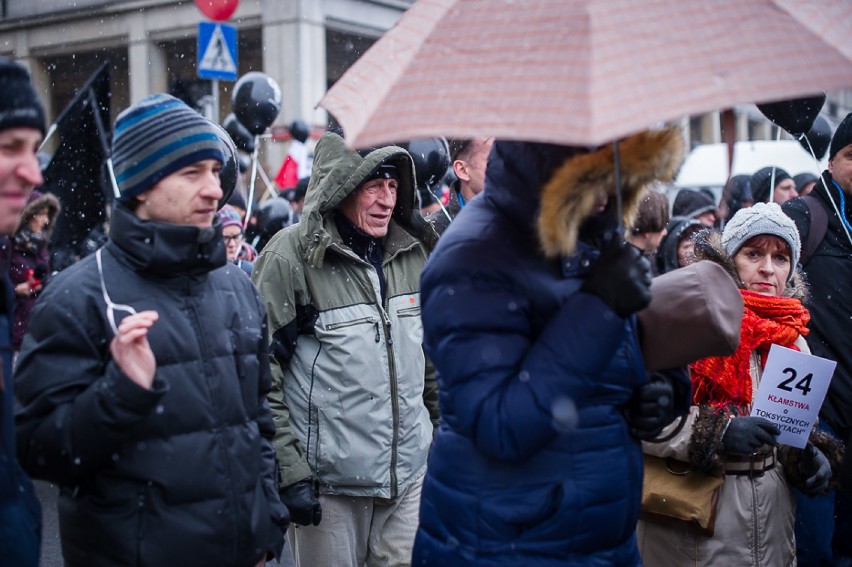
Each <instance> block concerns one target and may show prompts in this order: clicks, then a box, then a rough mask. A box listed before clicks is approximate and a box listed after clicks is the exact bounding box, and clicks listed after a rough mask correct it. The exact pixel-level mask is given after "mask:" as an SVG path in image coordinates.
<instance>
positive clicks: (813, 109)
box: [757, 93, 825, 136]
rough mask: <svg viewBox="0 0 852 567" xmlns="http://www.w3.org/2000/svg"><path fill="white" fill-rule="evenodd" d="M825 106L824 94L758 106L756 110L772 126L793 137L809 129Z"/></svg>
mask: <svg viewBox="0 0 852 567" xmlns="http://www.w3.org/2000/svg"><path fill="white" fill-rule="evenodd" d="M824 104H825V93H822V94H818V95H813V96H806V97H802V98H794V99H791V100H779V101H777V102H767V103H762V104H758V105H757V108H758V109H759V110H760V112H762V113H763V115H764V116H765V117H767V118H768V119H769V120H771V121H772V122H773V123H774V124H777V125H778V126H780V127H782V128H784V129H785V130H786V131H787V132H789V133H790V134H792V135H794V136H798V135H799V134H804V133H805V132H807V131H808V130H810V129H811V126H813V124H814V120H816V117H817V116H819V111H820V110H822V107H823V105H824Z"/></svg>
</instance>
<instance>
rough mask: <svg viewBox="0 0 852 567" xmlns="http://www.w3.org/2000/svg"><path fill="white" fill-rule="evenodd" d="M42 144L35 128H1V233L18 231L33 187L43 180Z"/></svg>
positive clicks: (39, 134) (8, 233) (7, 233)
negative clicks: (37, 155)
mask: <svg viewBox="0 0 852 567" xmlns="http://www.w3.org/2000/svg"><path fill="white" fill-rule="evenodd" d="M40 144H41V132H39V131H38V130H36V129H34V128H9V129H8V130H3V131H0V235H3V236H7V235H11V234H14V233H15V229H16V228H18V223H19V222H20V221H21V214H22V213H23V212H24V207H25V206H26V204H27V199H28V198H29V196H30V193H32V190H33V187H36V186H37V185H41V184H42V183H43V182H44V179H42V177H41V169H40V168H39V165H38V159H36V152H37V151H38V147H39V145H40Z"/></svg>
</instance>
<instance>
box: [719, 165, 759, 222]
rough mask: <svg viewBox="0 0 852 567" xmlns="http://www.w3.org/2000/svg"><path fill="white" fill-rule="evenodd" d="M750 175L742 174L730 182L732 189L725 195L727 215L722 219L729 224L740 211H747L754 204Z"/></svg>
mask: <svg viewBox="0 0 852 567" xmlns="http://www.w3.org/2000/svg"><path fill="white" fill-rule="evenodd" d="M750 179H751V176H750V175H745V174H740V175H734V176H733V177H732V178H731V179H730V181H729V182H728V183H729V184H730V189H729V190H726V191H725V193H724V194H723V198H724V199H725V203H726V205H727V214H726V215H725V218H724V219H722V220H723V221H724V222H727V221H728V220H729V219H731V218H732V217H733V216H734V215H735V214H737V211H739V210H740V209H746V208H748V207H750V206H752V205H753V204H754V197H752V195H751V187H749V180H750Z"/></svg>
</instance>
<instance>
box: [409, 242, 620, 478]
mask: <svg viewBox="0 0 852 567" xmlns="http://www.w3.org/2000/svg"><path fill="white" fill-rule="evenodd" d="M444 252H445V257H444V258H442V262H449V261H450V260H451V256H450V252H449V250H445V251H444ZM489 258H491V259H490V260H489ZM431 268H432V269H430V267H427V270H426V271H425V272H424V277H423V286H422V291H423V293H424V296H425V299H424V307H423V322H424V332H425V336H426V341H425V343H426V349H427V352H428V354H429V355H430V356H431V357H432V360H433V362H434V363H435V366H436V367H437V368H438V370H439V389H440V395H441V402H442V406H441V409H442V420H443V421H444V422H446V423H447V425H449V426H450V427H451V428H452V429H453V430H454V431H456V432H458V433H459V434H461V435H464V436H466V437H469V438H470V439H471V440H472V442H473V443H474V445H475V446H476V447H477V449H478V450H479V451H481V452H483V453H484V454H486V455H488V456H490V457H493V458H496V459H500V460H506V461H520V460H523V459H525V458H527V457H529V456H531V455H533V454H535V453H536V452H537V451H539V450H540V449H541V448H543V447H544V446H545V445H546V444H547V443H549V442H550V441H551V440H552V439H553V438H554V437H555V436H556V435H557V430H556V428H555V425H554V423H553V409H552V408H553V406H554V403H555V402H558V401H559V400H571V401H573V403H574V404H575V405H576V406H583V405H584V404H585V403H586V402H587V400H586V396H587V395H588V392H589V391H590V390H592V388H591V387H589V386H587V385H588V384H590V383H592V382H594V381H597V380H599V379H600V375H601V373H602V372H603V370H604V369H605V368H606V367H607V366H608V365H609V364H610V361H611V360H612V359H613V357H614V356H615V355H616V352H617V350H618V348H619V347H620V345H621V344H622V342H623V341H624V340H625V338H626V337H627V334H628V330H627V323H626V322H625V320H624V319H621V318H619V317H618V316H617V315H616V314H615V313H614V312H613V311H612V310H611V309H610V308H609V307H608V306H607V305H606V304H605V303H604V302H603V301H602V300H601V299H599V298H598V297H596V296H594V295H591V294H588V293H582V292H577V293H574V294H573V295H572V296H570V297H569V298H568V299H567V300H566V301H565V302H564V304H562V305H561V306H560V307H559V308H557V309H556V310H555V311H554V312H553V313H552V314H547V315H549V316H550V319H549V320H548V321H547V323H546V324H545V325H544V327H543V329H542V330H541V332H540V333H537V334H535V333H534V331H533V319H534V318H535V317H541V316H543V314H541V313H534V312H533V311H532V309H531V305H530V300H529V298H528V296H527V292H526V290H525V289H523V287H522V285H521V284H520V283H519V282H518V281H517V275H513V274H510V273H507V269H512V268H511V267H509V268H507V267H506V266H505V262H504V261H503V260H502V259H500V258H493V255H489V257H488V258H480V261H479V263H478V265H477V269H476V270H470V269H467V270H463V269H456V268H457V266H453V265H452V263H449V264H444V265H443V266H442V269H435V268H434V266H432V267H431Z"/></svg>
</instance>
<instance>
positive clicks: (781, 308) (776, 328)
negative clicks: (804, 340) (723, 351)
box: [689, 290, 811, 408]
mask: <svg viewBox="0 0 852 567" xmlns="http://www.w3.org/2000/svg"><path fill="white" fill-rule="evenodd" d="M740 293H741V294H742V296H743V301H744V302H745V309H744V312H743V324H742V328H741V330H740V345H739V347H737V350H736V352H734V354H732V355H730V356H724V357H719V356H717V357H713V358H704V359H702V360H699V361H698V362H694V363H692V364H691V365H690V366H689V368H690V370H691V371H692V372H691V374H692V398H693V402H694V403H695V404H702V403H705V404H710V405H711V406H713V407H719V406H726V405H730V404H734V405H737V406H740V407H743V408H745V407H748V405H749V404H750V403H751V390H752V383H751V374H750V367H751V353H752V351H754V350H757V351H758V352H759V353H760V365H761V367H763V366H764V365H765V364H766V357H767V356H768V355H769V347H771V346H772V345H773V344H776V345H780V346H783V347H787V348H791V349H794V350H799V349H798V347H797V346H796V344H795V342H796V339H798V338H799V335H803V336H804V335H807V334H808V327H807V325H808V322H809V321H810V320H811V316H810V314H809V313H808V310H807V309H805V307H804V306H803V305H802V302H801V301H799V300H798V299H793V298H789V297H776V296H772V295H763V294H760V293H755V292H753V291H746V290H740Z"/></svg>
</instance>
